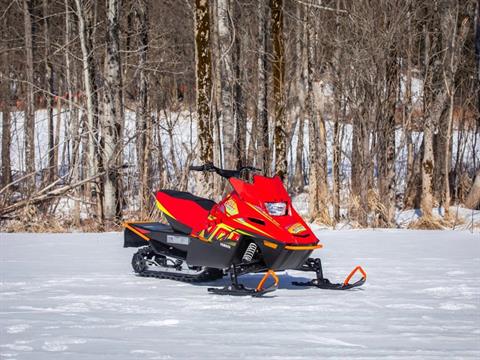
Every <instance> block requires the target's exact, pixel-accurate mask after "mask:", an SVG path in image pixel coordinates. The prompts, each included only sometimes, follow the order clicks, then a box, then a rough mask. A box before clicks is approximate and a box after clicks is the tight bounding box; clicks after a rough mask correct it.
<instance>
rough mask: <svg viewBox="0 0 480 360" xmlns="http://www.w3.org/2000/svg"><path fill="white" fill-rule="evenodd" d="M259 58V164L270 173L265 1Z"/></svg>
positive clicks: (259, 14) (260, 11) (260, 18)
mask: <svg viewBox="0 0 480 360" xmlns="http://www.w3.org/2000/svg"><path fill="white" fill-rule="evenodd" d="M257 19H258V39H257V43H258V57H257V67H258V68H257V95H258V97H257V124H258V130H259V134H258V140H259V146H258V164H259V167H260V168H261V169H262V170H263V171H264V172H265V174H267V175H268V174H269V173H270V156H269V154H270V151H269V150H270V142H269V133H268V104H267V98H268V76H267V74H268V73H267V65H268V60H267V38H268V16H267V6H266V4H265V2H264V0H258V8H257Z"/></svg>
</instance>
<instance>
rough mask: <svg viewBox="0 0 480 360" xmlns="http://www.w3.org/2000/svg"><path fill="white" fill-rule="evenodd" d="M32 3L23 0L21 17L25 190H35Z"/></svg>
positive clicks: (29, 0)
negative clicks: (23, 75) (23, 79)
mask: <svg viewBox="0 0 480 360" xmlns="http://www.w3.org/2000/svg"><path fill="white" fill-rule="evenodd" d="M31 8H32V3H31V0H23V18H24V30H25V52H26V79H27V103H26V111H25V124H24V129H25V171H26V172H27V174H32V176H30V177H29V178H28V181H27V187H26V191H27V192H29V193H31V192H34V191H35V188H36V183H35V175H34V173H35V99H34V69H33V31H32V14H31Z"/></svg>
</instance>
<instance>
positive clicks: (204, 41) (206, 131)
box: [195, 0, 213, 196]
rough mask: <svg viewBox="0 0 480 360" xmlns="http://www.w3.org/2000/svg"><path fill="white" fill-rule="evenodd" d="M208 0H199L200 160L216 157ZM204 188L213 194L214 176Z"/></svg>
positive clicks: (198, 96) (208, 160)
mask: <svg viewBox="0 0 480 360" xmlns="http://www.w3.org/2000/svg"><path fill="white" fill-rule="evenodd" d="M209 10H210V9H209V6H208V1H205V0H195V57H196V95H197V100H196V102H197V117H198V142H199V144H200V160H201V161H202V162H204V163H208V162H212V161H213V137H212V131H211V130H212V127H211V121H210V116H211V94H212V64H211V53H210V14H209ZM203 180H204V186H203V187H204V189H203V191H204V192H205V193H206V194H207V195H210V196H211V193H212V190H213V180H212V176H211V175H205V178H203Z"/></svg>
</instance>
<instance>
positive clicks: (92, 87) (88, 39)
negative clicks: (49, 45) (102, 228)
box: [75, 0, 103, 218]
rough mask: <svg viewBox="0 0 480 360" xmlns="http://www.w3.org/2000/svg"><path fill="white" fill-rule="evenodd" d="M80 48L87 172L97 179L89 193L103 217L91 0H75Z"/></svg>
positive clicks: (99, 214)
mask: <svg viewBox="0 0 480 360" xmlns="http://www.w3.org/2000/svg"><path fill="white" fill-rule="evenodd" d="M75 5H76V15H77V19H78V30H79V38H80V48H81V52H82V69H83V70H82V71H83V85H84V88H85V97H86V103H87V104H86V105H87V109H86V113H87V124H86V125H87V134H88V144H87V163H88V167H87V172H88V177H89V178H92V179H95V180H94V181H93V182H91V183H89V193H90V197H91V200H92V201H93V203H95V204H96V205H97V208H96V211H97V216H99V217H100V218H103V214H102V206H101V202H100V201H98V202H97V195H98V183H97V179H96V177H95V175H96V174H97V173H98V158H97V155H98V154H99V152H98V93H97V85H96V82H95V76H96V73H97V70H96V65H95V59H94V55H95V54H94V48H93V6H95V4H94V3H93V2H92V1H91V0H75Z"/></svg>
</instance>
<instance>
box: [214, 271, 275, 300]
mask: <svg viewBox="0 0 480 360" xmlns="http://www.w3.org/2000/svg"><path fill="white" fill-rule="evenodd" d="M231 275H232V277H231V279H232V283H231V284H230V285H228V286H225V287H223V288H208V292H209V293H211V294H216V295H233V296H253V297H260V296H263V295H265V294H267V293H270V292H273V291H275V290H277V288H278V281H279V280H278V276H277V274H275V272H274V271H273V270H268V271H267V272H266V273H265V275H264V276H263V278H262V280H260V282H259V283H258V285H257V287H256V288H255V289H250V288H247V287H245V286H244V285H243V284H239V283H238V281H237V275H236V272H235V270H233V273H231ZM269 277H272V279H273V284H272V285H270V286H268V287H264V285H265V282H266V280H267V279H268V278H269Z"/></svg>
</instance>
